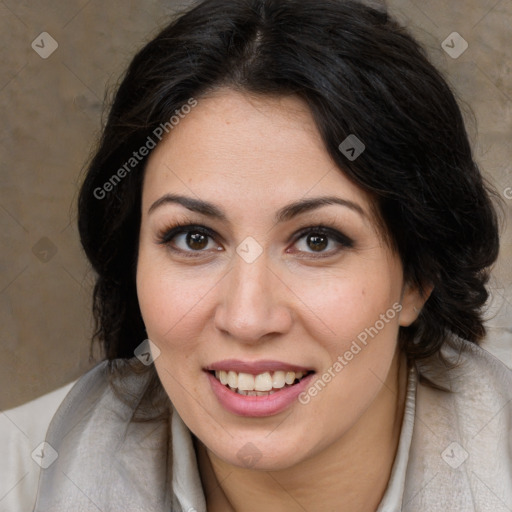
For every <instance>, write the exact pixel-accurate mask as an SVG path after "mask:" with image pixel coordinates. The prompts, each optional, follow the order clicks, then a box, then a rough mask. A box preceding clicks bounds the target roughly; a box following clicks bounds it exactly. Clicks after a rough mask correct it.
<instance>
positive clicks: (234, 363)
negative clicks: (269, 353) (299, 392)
mask: <svg viewBox="0 0 512 512" xmlns="http://www.w3.org/2000/svg"><path fill="white" fill-rule="evenodd" d="M205 370H207V371H210V370H224V371H230V370H231V371H233V372H237V373H250V374H252V375H259V374H260V373H265V372H277V371H279V370H282V371H285V372H303V373H306V372H309V371H311V370H312V368H306V367H304V366H298V365H294V364H289V363H283V362H281V361H270V360H261V361H253V362H250V361H240V360H239V359H225V360H224V361H218V362H216V363H213V364H211V365H209V366H207V367H206V368H205Z"/></svg>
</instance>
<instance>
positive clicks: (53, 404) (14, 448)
mask: <svg viewBox="0 0 512 512" xmlns="http://www.w3.org/2000/svg"><path fill="white" fill-rule="evenodd" d="M75 382H76V381H75ZM75 382H71V383H69V384H66V385H65V386H62V387H61V388H59V389H56V390H55V391H52V392H51V393H47V394H45V395H43V396H41V397H39V398H36V399H35V400H31V401H30V402H27V403H25V404H23V405H20V406H19V407H15V408H12V409H8V410H6V411H3V412H1V413H0V461H2V463H1V464H0V511H2V512H3V511H4V510H5V511H7V510H8V511H9V512H17V511H18V510H19V511H22V510H24V511H25V510H30V509H31V507H32V506H33V504H34V503H33V501H34V497H35V494H36V490H37V482H38V477H39V472H40V464H41V462H42V460H44V451H43V446H41V444H42V443H43V441H44V439H45V436H46V432H47V430H48V426H49V424H50V421H51V419H52V418H53V416H54V414H55V412H56V411H57V409H58V408H59V406H60V404H61V403H62V401H63V400H64V398H65V397H66V395H67V394H68V392H69V391H70V390H71V388H72V387H73V385H74V384H75ZM41 454H43V458H41V457H40V455H41Z"/></svg>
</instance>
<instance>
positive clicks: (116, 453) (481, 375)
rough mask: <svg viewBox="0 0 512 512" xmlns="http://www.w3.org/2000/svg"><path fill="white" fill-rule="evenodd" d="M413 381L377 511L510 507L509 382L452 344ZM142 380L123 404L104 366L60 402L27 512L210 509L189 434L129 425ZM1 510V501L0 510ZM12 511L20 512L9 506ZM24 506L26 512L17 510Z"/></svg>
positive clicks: (181, 428) (497, 365) (502, 371)
mask: <svg viewBox="0 0 512 512" xmlns="http://www.w3.org/2000/svg"><path fill="white" fill-rule="evenodd" d="M444 353H445V356H446V357H447V358H449V359H450V360H452V361H456V360H457V361H458V364H457V366H456V367H455V368H453V369H450V370H446V369H445V368H444V367H443V366H442V365H441V364H440V363H438V362H437V360H435V359H432V360H430V361H427V362H425V363H424V364H423V365H422V366H421V367H419V371H420V374H421V375H422V376H427V377H428V379H429V380H430V381H431V382H433V383H434V384H436V385H437V386H443V387H445V388H448V389H451V390H452V392H448V391H442V390H438V389H434V388H432V387H429V386H426V385H425V384H424V383H422V382H421V381H418V377H417V373H416V371H414V370H412V371H411V372H410V374H409V379H408V389H407V395H406V396H407V398H406V407H405V414H404V420H403V425H402V431H401V437H400V442H399V448H398V452H397V457H396V458H395V462H394V465H393V469H392V476H391V479H390V482H389V485H388V488H387V491H386V494H385V496H384V498H383V500H382V502H381V504H380V506H379V508H378V512H398V511H400V510H403V511H405V512H412V511H414V512H418V511H425V512H435V511H443V512H444V511H446V510H450V511H463V512H467V511H493V512H500V511H506V510H512V467H511V464H512V375H511V371H510V370H509V369H508V368H507V367H506V366H504V365H503V364H502V363H501V362H499V361H498V360H497V359H495V358H494V357H493V356H491V355H490V354H488V353H487V352H485V351H483V350H482V349H480V348H479V347H476V346H474V345H472V344H469V343H467V342H463V341H459V342H457V343H456V344H455V345H454V347H453V348H446V349H445V350H444ZM147 381H148V378H147V375H135V374H128V375H127V376H125V377H123V384H124V385H125V386H127V387H128V388H129V389H130V390H131V394H130V396H131V401H129V402H128V403H124V402H122V401H120V400H119V399H118V398H117V396H116V395H115V394H114V393H113V392H112V389H111V388H110V386H109V385H108V379H107V366H106V363H101V364H100V365H98V366H97V367H95V368H94V369H93V370H91V371H90V372H89V373H88V374H86V375H85V376H84V377H82V378H81V379H80V380H79V381H78V382H77V384H76V385H75V386H74V387H73V389H72V390H71V392H70V393H69V394H68V395H67V396H66V398H65V399H64V401H63V402H62V404H61V406H60V407H59V409H58V411H57V413H56V414H55V416H54V418H53V420H52V422H51V424H50V427H49V429H48V434H47V441H48V443H50V444H51V445H52V446H53V447H54V448H55V449H56V450H57V452H58V454H59V456H58V459H57V460H56V461H55V462H54V463H53V464H52V465H51V466H50V467H49V468H47V469H43V470H41V476H40V480H39V488H38V491H37V503H36V506H35V509H34V510H35V512H48V511H52V512H64V511H68V510H73V511H75V512H85V511H93V510H94V511H95V510H98V509H100V510H102V511H103V512H118V511H119V512H120V511H123V512H131V511H152V512H163V511H165V512H169V511H172V512H195V511H197V512H206V509H205V498H204V494H203V491H202V488H201V483H200V476H199V471H198V467H197V462H196V455H195V451H194V448H193V443H192V436H191V433H190V431H189V430H188V429H187V427H186V426H185V425H184V423H183V421H182V420H181V418H180V417H179V415H178V414H177V412H176V411H175V410H174V409H173V408H172V405H170V404H168V407H170V410H171V412H172V414H171V415H170V417H169V418H168V419H166V420H158V421H154V422H147V423H134V422H133V421H132V418H133V414H134V411H135V409H136V408H137V406H139V405H140V404H141V402H142V401H143V399H144V396H145V391H146V388H147V384H148V382H147ZM0 505H1V502H0ZM12 510H13V511H15V510H16V509H12ZM25 510H26V509H25Z"/></svg>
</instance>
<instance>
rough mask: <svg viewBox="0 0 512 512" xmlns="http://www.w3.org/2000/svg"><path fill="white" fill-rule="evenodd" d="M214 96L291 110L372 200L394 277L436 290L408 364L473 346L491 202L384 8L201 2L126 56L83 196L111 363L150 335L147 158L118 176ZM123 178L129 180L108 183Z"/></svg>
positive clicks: (447, 92) (491, 238) (491, 250)
mask: <svg viewBox="0 0 512 512" xmlns="http://www.w3.org/2000/svg"><path fill="white" fill-rule="evenodd" d="M221 87H228V88H233V89H236V90H238V91H243V92H244V91H245V92H248V93H251V94H258V95H263V96H265V95H272V96H280V95H295V96H297V97H299V98H301V99H302V100H303V101H304V102H305V103H306V104H307V105H308V107H309V109H310V110H311V113H312V115H313V117H314V120H315V123H316V126H317V128H318V130H319V132H320V134H321V137H322V139H323V142H324V144H325V148H326V151H327V152H328V153H329V154H330V156H331V157H332V158H333V160H334V161H335V162H336V163H337V165H338V166H339V170H340V172H342V173H344V174H345V175H346V176H347V177H348V178H349V179H350V180H352V181H353V182H354V183H356V184H357V185H359V186H360V187H362V188H363V189H364V190H366V191H368V192H369V193H370V194H371V195H372V196H373V197H374V198H375V208H376V210H377V212H378V216H379V219H380V222H381V224H382V231H383V233H384V234H385V238H386V240H387V241H388V243H389V245H390V247H392V248H393V250H395V251H396V252H397V253H398V254H399V256H400V258H401V261H402V264H403V268H404V279H405V280H406V281H407V282H410V283H414V284H416V285H417V286H419V287H420V290H421V289H425V288H426V287H428V286H430V285H433V291H432V293H431V295H430V297H429V299H428V300H427V302H426V304H425V306H424V308H423V310H422V312H421V314H420V316H419V318H418V319H417V320H416V321H415V322H414V323H413V324H412V325H411V326H409V327H406V328H403V327H402V328H400V332H399V340H398V341H399V346H400V348H401V350H402V351H404V352H405V354H406V355H407V357H408V360H409V361H414V360H420V359H423V358H426V357H429V356H432V355H434V354H437V353H439V351H440V348H441V347H442V346H443V344H444V343H445V342H447V341H448V340H449V339H450V337H451V336H454V335H455V336H459V337H462V338H465V339H466V340H469V341H471V342H474V343H478V342H479V341H480V340H481V339H482V337H483V336H484V334H485V328H484V325H483V321H482V307H483V305H484V303H485V302H486V300H487V297H488V293H487V291H486V286H485V285H486V283H487V280H488V277H489V268H490V266H491V265H492V264H493V263H494V262H495V260H496V258H497V255H498V248H499V239H498V219H497V215H496V211H495V209H494V207H493V204H492V202H491V195H493V192H492V191H491V188H490V186H489V185H487V184H486V183H485V182H484V179H483V177H482V174H481V173H480V171H479V169H478V166H477V164H476V163H475V161H474V159H473V156H472V151H471V147H470V142H469V140H468V135H467V132H466V129H465V125H464V121H463V116H462V114H461V110H460V108H459V106H458V104H457V101H456V99H455V97H454V94H453V92H452V91H451V89H450V87H449V86H448V84H447V82H446V81H445V79H444V78H443V77H442V75H441V74H440V72H439V71H438V70H436V68H435V67H434V66H433V65H432V64H431V63H430V62H429V59H428V58H427V56H426V54H425V51H424V50H423V48H422V47H421V46H420V45H419V44H418V43H417V42H416V41H415V39H414V38H413V37H412V36H411V35H410V34H409V33H408V32H407V30H406V29H405V28H404V27H402V26H401V25H399V24H398V23H397V22H396V21H395V20H394V19H392V18H391V17H390V16H389V14H388V13H387V12H386V11H385V10H382V9H378V8H372V7H369V6H367V5H363V4H362V3H359V2H355V1H342V0H222V1H219V0H205V1H203V2H201V3H199V4H197V5H195V6H194V7H192V8H191V9H190V10H188V11H187V12H185V13H184V14H182V15H180V16H179V17H178V18H177V19H175V20H173V21H172V23H170V24H169V25H168V26H166V27H165V28H164V29H163V30H162V31H161V32H160V33H159V34H158V35H157V36H156V37H155V38H154V39H153V40H151V41H150V42H149V43H148V44H146V45H145V46H144V47H143V48H142V49H141V50H140V51H139V52H138V53H137V55H136V56H135V57H134V58H133V60H132V62H131V64H130V65H129V67H128V69H127V71H126V73H125V75H124V78H123V79H122V81H121V83H120V85H119V87H118V90H117V93H116V94H115V97H114V99H113V103H112V105H111V108H110V111H109V114H108V118H107V120H106V123H105V126H104V128H103V131H102V135H101V140H100V141H99V145H98V147H97V150H96V152H95V154H94V156H93V158H92V159H91V161H90V164H89V165H88V169H87V173H86V176H85V180H84V182H83V185H82V188H81V191H80V195H79V218H78V226H79V232H80V237H81V242H82V245H83V248H84V250H85V253H86V255H87V257H88V259H89V261H90V262H91V264H92V267H93V269H94V271H95V273H96V276H97V278H96V284H95V288H94V300H93V311H94V317H95V320H96V330H95V334H94V337H95V339H97V340H99V341H100V343H101V344H102V346H103V348H104V351H105V354H106V357H107V358H108V359H109V360H114V359H116V358H131V357H133V354H134V349H135V348H136V347H137V346H138V345H139V344H140V343H141V342H142V341H143V340H144V339H145V338H146V333H145V328H144V323H143V320H142V317H141V313H140V310H139V305H138V300H137V293H136V285H135V274H136V265H137V252H138V236H139V228H140V210H141V208H140V206H141V192H142V179H143V175H144V167H145V163H146V161H147V156H145V157H144V158H141V159H140V161H138V162H137V164H136V165H134V166H133V168H129V170H128V168H127V167H126V165H125V164H126V162H128V161H130V158H132V157H133V152H134V151H135V150H137V149H138V148H140V147H142V146H143V145H144V144H145V143H146V141H147V137H148V136H150V135H151V134H153V133H154V131H155V130H156V129H157V128H158V127H159V126H161V125H162V124H163V123H168V122H169V119H171V118H172V116H173V115H176V111H179V110H180V108H181V107H182V106H183V105H185V104H187V102H188V101H189V100H190V99H191V98H195V99H196V100H198V101H200V99H201V96H202V95H205V94H208V93H209V92H211V91H214V90H216V89H219V88H221ZM350 134H356V136H357V137H358V138H359V139H360V140H361V141H363V142H364V144H365V146H366V150H365V151H364V153H362V154H361V156H359V158H357V159H356V160H354V161H351V160H349V159H348V158H346V157H345V156H344V155H343V154H342V152H340V150H339V149H338V146H339V145H340V143H341V142H342V141H343V140H344V139H345V138H346V137H347V136H349V135H350ZM123 165H125V167H124V169H125V171H126V172H125V173H121V174H122V175H123V179H121V180H119V182H116V183H115V186H109V187H107V186H105V184H106V183H107V182H109V180H111V179H112V176H113V175H114V174H115V173H116V172H117V175H118V176H119V175H120V174H119V172H120V171H119V172H118V170H120V169H122V168H123ZM110 183H112V182H111V181H110ZM98 191H101V193H99V192H98Z"/></svg>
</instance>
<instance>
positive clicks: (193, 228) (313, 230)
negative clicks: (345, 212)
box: [157, 222, 354, 258]
mask: <svg viewBox="0 0 512 512" xmlns="http://www.w3.org/2000/svg"><path fill="white" fill-rule="evenodd" d="M183 233H200V234H202V235H204V236H207V237H209V238H211V239H213V240H214V239H215V238H216V233H215V232H214V231H212V230H211V229H208V228H207V227H205V226H200V225H197V224H187V223H185V224H182V223H179V222H177V223H176V224H174V225H172V226H168V227H167V228H165V229H163V230H162V231H160V232H159V233H158V234H157V243H158V244H160V245H165V246H167V247H168V248H169V250H171V251H172V252H175V253H180V254H181V255H184V256H185V257H187V258H197V257H200V256H201V255H202V253H204V252H206V251H205V250H197V251H193V250H190V251H183V250H182V249H176V248H175V247H172V245H171V241H172V240H173V239H174V238H175V237H177V236H178V235H181V234H183ZM308 234H315V235H323V236H326V237H328V238H329V239H333V240H334V241H336V242H337V243H338V244H340V245H341V246H342V247H343V248H345V249H350V248H352V247H353V246H354V241H353V240H351V239H350V238H349V237H348V236H346V235H344V234H343V233H340V232H339V231H338V230H336V229H332V228H329V227H327V226H323V225H318V226H310V227H307V228H304V229H301V230H299V231H298V232H297V233H295V234H294V235H293V237H292V240H293V243H294V244H296V243H297V242H298V241H299V240H300V239H301V238H304V237H305V236H306V235H308ZM339 251H340V249H334V250H330V251H328V252H326V253H317V254H315V253H313V252H312V253H309V252H308V253H306V254H308V255H309V256H308V257H311V258H326V257H328V256H332V255H333V254H335V253H338V252H339ZM322 254H324V255H322Z"/></svg>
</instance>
